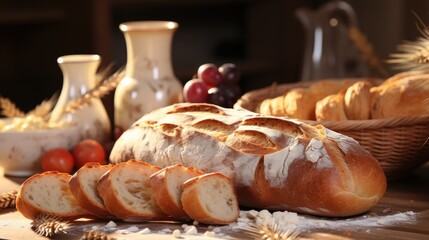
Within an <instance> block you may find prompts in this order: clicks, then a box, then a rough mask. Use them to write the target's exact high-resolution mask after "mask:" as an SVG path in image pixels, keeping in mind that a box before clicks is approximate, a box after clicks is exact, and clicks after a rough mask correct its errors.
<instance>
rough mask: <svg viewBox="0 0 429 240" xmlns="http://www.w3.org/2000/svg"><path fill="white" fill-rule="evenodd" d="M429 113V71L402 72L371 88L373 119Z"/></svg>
mask: <svg viewBox="0 0 429 240" xmlns="http://www.w3.org/2000/svg"><path fill="white" fill-rule="evenodd" d="M424 114H429V72H421V71H417V72H409V73H401V74H398V75H395V76H393V77H392V78H390V79H388V80H386V81H385V82H384V83H383V84H381V85H380V86H378V87H374V88H371V117H372V118H373V119H380V118H393V117H414V116H419V115H424Z"/></svg>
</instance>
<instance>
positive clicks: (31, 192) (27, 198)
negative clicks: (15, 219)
mask: <svg viewBox="0 0 429 240" xmlns="http://www.w3.org/2000/svg"><path fill="white" fill-rule="evenodd" d="M70 178H71V176H70V175H69V174H67V173H59V172H44V173H42V174H36V175H33V176H32V177H30V178H28V179H27V180H25V181H24V183H23V184H22V185H21V187H20V189H19V191H18V195H17V197H16V209H18V211H19V212H20V213H21V214H22V215H24V217H26V218H29V219H34V218H35V217H37V216H38V215H50V216H56V217H59V218H61V219H65V220H74V219H78V218H81V217H91V214H90V213H89V212H87V211H86V210H85V209H83V208H81V207H80V206H79V204H78V203H77V201H76V199H75V198H74V196H73V194H72V193H71V191H70V186H69V181H70Z"/></svg>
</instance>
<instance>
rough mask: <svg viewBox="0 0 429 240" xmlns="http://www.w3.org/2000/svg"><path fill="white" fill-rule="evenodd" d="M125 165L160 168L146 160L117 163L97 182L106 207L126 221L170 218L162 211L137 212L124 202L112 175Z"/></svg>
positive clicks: (154, 170) (157, 169) (156, 169)
mask: <svg viewBox="0 0 429 240" xmlns="http://www.w3.org/2000/svg"><path fill="white" fill-rule="evenodd" d="M124 165H134V166H135V167H139V165H140V167H144V168H149V169H152V170H153V172H156V171H159V170H160V168H159V167H156V166H153V165H150V164H148V163H146V162H141V161H136V160H130V161H128V162H124V163H120V164H118V165H115V166H114V167H113V168H112V169H110V170H109V171H108V172H106V173H105V174H104V175H103V176H102V177H101V178H100V179H99V180H98V183H97V190H98V192H99V194H100V196H101V198H102V199H103V201H104V204H105V206H106V209H107V210H108V211H109V212H110V213H111V214H113V215H114V216H116V217H117V218H120V219H122V220H124V221H129V222H140V221H149V220H165V219H168V218H167V217H166V216H165V215H164V214H163V213H161V212H156V211H154V213H153V214H141V213H136V212H135V211H132V209H130V208H128V207H127V206H125V205H124V204H123V201H122V200H120V199H119V196H118V193H117V190H116V189H115V187H114V186H113V181H114V180H113V179H112V175H114V172H115V171H117V170H118V169H119V168H121V167H123V166H124ZM124 187H125V186H124Z"/></svg>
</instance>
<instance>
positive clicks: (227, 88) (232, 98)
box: [217, 83, 241, 107]
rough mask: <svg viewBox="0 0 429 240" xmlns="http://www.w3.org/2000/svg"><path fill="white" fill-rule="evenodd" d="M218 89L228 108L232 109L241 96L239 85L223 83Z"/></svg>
mask: <svg viewBox="0 0 429 240" xmlns="http://www.w3.org/2000/svg"><path fill="white" fill-rule="evenodd" d="M217 88H218V89H219V91H221V92H222V94H223V95H224V97H225V106H226V107H232V106H233V105H234V104H235V102H237V100H238V99H239V98H240V96H241V89H240V87H239V86H238V85H237V84H233V83H221V84H219V86H218V87H217Z"/></svg>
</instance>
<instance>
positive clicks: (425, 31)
mask: <svg viewBox="0 0 429 240" xmlns="http://www.w3.org/2000/svg"><path fill="white" fill-rule="evenodd" d="M416 18H417V20H418V22H417V23H416V27H417V29H418V30H419V32H420V33H421V34H422V37H419V38H417V40H415V41H404V43H403V44H400V45H398V47H397V49H398V52H399V53H393V54H390V57H391V59H389V60H387V62H388V63H391V64H394V65H395V66H394V67H393V68H394V69H399V70H424V69H429V28H428V27H427V26H426V25H425V24H424V23H423V21H422V20H421V19H420V18H419V17H418V16H417V15H416Z"/></svg>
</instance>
